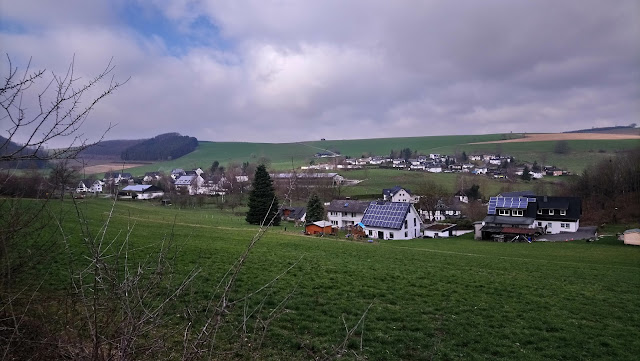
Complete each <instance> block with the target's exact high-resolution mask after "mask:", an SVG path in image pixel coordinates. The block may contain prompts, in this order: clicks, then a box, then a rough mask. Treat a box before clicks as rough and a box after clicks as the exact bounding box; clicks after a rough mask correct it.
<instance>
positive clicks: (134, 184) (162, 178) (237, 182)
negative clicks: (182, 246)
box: [75, 168, 249, 199]
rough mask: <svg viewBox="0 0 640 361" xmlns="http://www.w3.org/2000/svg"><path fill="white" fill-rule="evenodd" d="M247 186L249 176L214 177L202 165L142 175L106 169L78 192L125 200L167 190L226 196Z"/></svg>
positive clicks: (156, 195)
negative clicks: (101, 175) (115, 196)
mask: <svg viewBox="0 0 640 361" xmlns="http://www.w3.org/2000/svg"><path fill="white" fill-rule="evenodd" d="M161 183H162V185H161ZM248 186H249V177H248V176H246V175H237V176H234V177H232V178H227V177H225V176H224V175H223V176H218V177H213V176H211V175H207V174H206V173H205V172H204V171H203V170H202V169H201V168H195V169H192V170H184V169H181V168H176V169H172V170H171V171H170V172H168V173H166V174H165V173H164V172H147V173H145V174H144V176H142V177H139V178H135V177H133V176H132V175H131V173H125V172H106V173H105V174H104V176H103V178H102V179H82V180H81V181H80V182H79V183H78V186H77V187H76V189H75V192H76V193H77V194H82V195H84V194H99V193H105V192H107V193H111V194H116V195H117V196H118V197H120V198H124V199H127V198H129V199H155V198H162V197H163V196H164V194H165V193H166V192H176V193H178V194H183V195H189V196H194V195H225V194H226V193H227V192H229V190H230V189H231V188H232V187H236V188H238V189H239V191H240V192H243V191H244V190H245V189H246V188H247V187H248Z"/></svg>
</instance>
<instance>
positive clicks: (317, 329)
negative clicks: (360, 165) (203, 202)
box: [27, 199, 640, 360]
mask: <svg viewBox="0 0 640 361" xmlns="http://www.w3.org/2000/svg"><path fill="white" fill-rule="evenodd" d="M69 206H70V202H55V204H52V207H53V208H54V209H53V211H54V213H57V212H59V211H62V210H66V211H67V212H68V215H69V216H68V217H66V218H65V221H64V223H63V225H64V227H65V229H66V234H67V242H68V243H69V246H70V248H71V249H72V250H73V256H74V257H76V258H77V259H78V260H80V262H82V261H81V260H82V259H83V258H82V250H83V245H82V244H83V242H82V239H81V238H80V236H79V232H78V230H77V227H78V222H77V221H75V220H74V217H72V216H71V215H72V214H75V212H74V211H73V209H72V208H70V207H69ZM80 207H81V210H82V212H83V213H84V214H86V215H87V217H88V220H87V222H86V223H83V224H87V225H88V226H89V227H91V228H92V229H93V230H94V231H97V229H98V228H99V226H100V225H101V224H102V222H104V220H105V219H106V215H107V213H108V212H109V207H110V203H109V202H108V201H106V200H100V199H87V200H84V201H81V206H80ZM114 214H115V217H114V218H113V220H112V222H111V225H110V227H109V229H108V231H107V237H106V238H107V239H109V242H111V240H112V239H113V238H115V237H116V236H117V235H118V233H120V237H123V236H124V234H127V233H128V232H130V241H131V244H130V246H129V247H130V249H131V250H132V252H146V251H147V250H150V249H154V248H155V247H157V242H158V241H159V240H160V239H161V238H162V237H163V236H165V235H168V234H174V235H175V240H176V243H177V245H178V247H179V249H180V250H179V253H178V255H177V258H176V260H177V264H176V268H175V270H176V271H177V272H178V273H179V274H181V275H184V274H186V272H188V270H190V269H192V268H193V267H201V268H202V272H201V273H200V274H199V275H198V277H197V278H196V280H195V284H194V286H193V287H192V291H191V292H190V293H189V295H187V296H188V297H179V298H178V299H177V300H176V302H177V303H176V304H174V305H173V306H171V308H170V309H168V311H169V315H171V316H170V319H171V322H168V323H165V326H166V327H176V332H175V338H176V340H175V341H176V344H178V345H179V342H180V341H181V339H182V336H183V332H181V331H182V330H183V329H182V328H181V325H182V324H183V323H184V322H185V320H184V319H183V318H182V317H181V315H182V310H183V306H184V303H185V302H190V303H191V306H192V309H195V310H198V309H199V308H198V307H204V305H206V303H207V302H208V300H209V295H210V293H211V292H212V291H213V289H214V288H215V285H216V284H217V280H219V279H220V277H222V275H223V274H224V272H225V271H226V270H227V269H228V268H229V267H230V265H231V264H232V263H233V262H234V260H235V259H236V258H237V257H238V256H239V255H240V254H241V253H242V251H243V249H244V248H245V247H246V245H247V244H248V241H249V239H250V238H251V236H252V235H253V234H254V232H255V231H256V230H257V228H256V227H253V226H249V225H247V224H246V223H245V222H244V221H243V220H242V216H241V215H234V214H231V213H229V212H228V211H220V210H218V209H216V208H215V207H213V206H209V207H206V206H205V207H204V208H200V209H186V210H179V209H176V208H175V207H160V206H157V205H156V204H155V203H147V202H120V203H119V204H118V205H117V208H116V210H115V213H114ZM636 226H637V225H636ZM284 227H285V225H283V226H281V227H275V228H273V229H272V230H270V231H269V232H268V233H267V235H266V236H265V237H264V238H263V239H262V240H261V241H260V242H259V243H258V245H257V247H256V248H255V250H254V252H253V253H252V254H251V255H250V256H249V258H248V260H247V263H246V267H245V268H244V269H243V271H242V273H241V274H240V278H239V279H238V283H237V289H236V291H235V292H233V293H232V296H231V299H230V300H231V301H233V300H235V299H238V298H240V297H242V296H243V295H245V294H247V293H249V292H250V291H253V290H256V289H258V288H259V287H261V286H262V285H264V284H265V283H266V282H268V281H270V280H272V279H273V278H274V277H276V276H278V275H280V274H281V273H282V271H283V270H285V269H287V268H288V267H289V266H291V265H292V264H293V263H294V262H296V261H298V260H300V262H299V263H298V264H297V265H296V266H295V267H294V268H293V269H292V270H291V271H290V272H289V273H287V274H285V275H283V276H281V277H280V278H279V280H278V282H277V283H276V284H275V285H273V286H272V287H269V288H267V290H266V291H267V292H268V295H266V296H267V298H268V301H267V303H266V304H265V308H266V311H267V312H268V311H269V309H270V308H272V307H275V305H277V304H278V302H279V301H280V300H281V299H282V298H283V297H285V296H286V295H287V294H288V293H289V291H290V290H291V289H294V288H295V292H294V294H293V296H292V297H291V299H290V301H289V302H288V304H287V306H286V309H287V310H288V312H286V313H284V314H283V315H282V316H281V317H280V318H278V319H276V320H275V321H273V322H272V323H271V324H270V325H269V333H268V334H267V337H266V338H265V339H264V343H263V345H264V349H263V350H262V353H261V357H259V358H263V359H300V360H306V359H310V358H314V357H315V356H322V354H323V353H329V352H330V351H331V350H332V349H333V346H334V345H337V344H339V343H341V342H342V341H343V339H344V336H345V326H346V327H348V328H351V327H353V326H354V325H355V324H356V322H357V321H358V320H359V319H360V317H361V316H362V315H363V313H364V311H365V310H366V309H367V307H368V306H369V305H370V304H371V305H372V306H371V308H370V310H369V311H368V313H367V315H366V318H365V321H364V329H361V328H359V329H358V330H357V331H356V333H355V334H354V336H353V338H352V339H350V340H349V342H348V343H347V345H348V348H349V349H350V350H353V351H356V352H358V354H360V355H362V356H365V357H366V358H367V359H369V360H392V359H394V360H398V359H405V360H412V359H416V360H417V359H502V360H513V359H522V360H538V359H556V360H558V359H615V360H633V359H636V358H637V355H638V354H640V343H638V342H637V335H638V333H637V332H638V330H637V325H638V324H640V316H639V315H640V302H638V299H637V290H638V289H640V248H638V247H635V248H634V247H631V246H624V245H622V244H621V242H619V241H616V240H615V239H614V238H613V237H610V238H606V239H603V240H599V241H597V242H593V243H586V242H582V241H575V242H563V243H534V244H526V243H525V244H505V243H490V242H480V241H473V240H471V239H470V238H469V237H466V238H459V239H416V240H410V241H382V242H379V243H358V242H351V241H344V240H343V239H333V238H329V237H327V238H316V237H306V236H301V235H300V234H299V229H295V228H294V227H293V226H292V225H288V231H285V230H284ZM120 239H121V238H120ZM119 242H120V241H116V243H115V244H114V245H113V246H112V247H111V248H112V249H117V248H118V247H119V244H120V243H119ZM55 256H57V258H54V261H55V262H54V264H53V265H49V264H42V265H40V266H41V268H39V269H33V270H32V271H33V273H32V274H29V275H27V276H28V277H29V279H38V280H42V281H43V284H42V288H41V289H40V291H39V292H38V293H37V294H35V295H34V297H36V299H34V300H31V302H32V303H33V304H37V305H39V307H38V309H39V310H40V309H44V310H47V311H48V312H52V313H53V314H55V315H56V316H57V315H58V314H56V313H55V312H56V311H57V310H58V309H60V310H61V309H62V308H64V307H65V305H63V304H62V303H59V302H57V300H58V298H57V297H56V296H57V295H58V293H61V294H64V292H65V291H64V290H65V287H64V285H65V282H66V280H68V277H67V276H65V270H66V269H67V264H66V260H67V257H66V255H65V254H64V253H59V254H55ZM132 257H133V253H132ZM262 296H265V294H263V293H261V294H259V295H258V296H257V297H256V298H257V299H250V300H249V301H248V302H247V303H243V307H238V308H236V309H235V310H234V312H233V313H232V314H231V315H230V318H231V319H235V317H240V316H241V314H242V311H243V308H244V306H246V307H248V309H252V308H251V307H253V306H256V305H257V304H258V303H259V302H260V300H261V299H262ZM41 298H42V299H41ZM200 309H202V308H200ZM63 319H64V318H63V317H56V318H51V319H50V320H49V321H50V322H48V323H47V327H48V328H49V329H51V330H55V328H56V327H57V326H58V324H57V323H56V322H58V321H61V320H63ZM343 320H344V324H343ZM220 340H222V342H225V340H227V339H226V338H224V337H221V338H220ZM231 341H233V339H231ZM361 342H362V344H361ZM361 346H362V350H361V349H360V347H361ZM177 351H178V352H180V351H181V349H178V350H177ZM224 358H226V357H224Z"/></svg>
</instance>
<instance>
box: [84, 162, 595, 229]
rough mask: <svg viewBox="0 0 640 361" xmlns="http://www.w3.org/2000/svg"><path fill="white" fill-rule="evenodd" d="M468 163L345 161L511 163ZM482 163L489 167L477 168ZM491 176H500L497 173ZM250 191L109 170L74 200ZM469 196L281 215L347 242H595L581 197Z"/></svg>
mask: <svg viewBox="0 0 640 361" xmlns="http://www.w3.org/2000/svg"><path fill="white" fill-rule="evenodd" d="M468 160H470V161H471V162H474V163H464V164H457V163H456V160H455V158H453V157H450V156H446V155H444V156H443V155H440V154H430V155H429V156H428V157H425V156H419V157H418V158H416V160H409V161H403V160H400V159H390V158H385V159H383V158H377V157H367V158H359V159H356V160H351V159H345V162H346V163H348V164H349V165H350V166H353V167H364V166H377V165H379V164H388V165H391V166H392V167H393V168H398V169H409V170H423V171H427V172H432V171H433V169H436V168H435V167H437V169H439V170H440V171H443V169H447V171H451V172H454V171H459V172H466V171H468V172H472V173H473V174H477V175H485V174H491V172H489V171H488V169H492V170H493V169H497V168H493V167H492V166H496V167H497V166H500V165H502V164H505V163H511V162H512V161H513V158H511V157H499V156H495V155H489V154H487V155H472V156H469V157H468ZM485 161H486V165H482V166H480V165H478V164H479V163H481V162H485ZM379 162H380V163H379ZM414 163H415V164H414ZM436 165H437V166H436ZM489 167H492V168H489ZM534 167H535V165H532V168H534ZM525 168H528V165H525ZM312 169H313V170H315V169H326V168H312ZM492 172H493V171H492ZM516 172H518V170H516ZM554 172H555V171H553V170H550V171H548V172H546V174H550V175H554V174H556V175H561V174H565V173H563V172H558V173H554ZM521 174H522V172H521ZM532 174H533V178H541V177H542V176H543V175H542V171H538V170H537V169H536V170H534V171H533V172H532ZM493 176H494V177H495V176H496V174H495V173H493ZM270 177H271V179H272V180H273V184H274V185H275V186H276V187H278V186H281V187H289V188H291V189H305V190H306V191H307V192H309V193H314V192H316V191H317V190H319V189H321V188H322V189H327V188H329V189H332V188H333V189H335V188H337V187H342V186H348V185H351V184H357V183H358V182H359V181H357V180H349V179H346V178H345V177H343V176H341V175H339V174H337V173H331V172H328V173H326V172H313V171H312V170H311V169H309V168H308V167H303V171H301V172H290V173H271V174H270ZM250 189H251V179H250V177H249V176H248V175H246V174H242V175H233V176H226V175H225V174H224V173H220V172H218V173H217V174H212V173H211V172H205V171H204V170H203V169H202V168H195V169H192V170H184V169H172V170H171V172H170V173H168V174H164V173H162V172H147V173H145V175H144V176H143V177H139V178H135V177H133V176H132V175H131V174H130V173H126V172H122V173H121V172H107V173H105V174H104V177H103V178H102V179H83V180H81V181H80V182H79V183H78V186H77V187H76V189H75V193H74V194H75V197H78V198H82V197H85V196H86V195H94V196H98V195H100V194H103V193H104V195H105V196H107V197H110V196H117V197H118V198H120V199H123V200H160V202H161V204H163V205H171V203H172V198H171V197H170V196H169V195H172V194H173V195H179V196H182V197H190V196H215V197H219V200H218V202H225V196H229V195H231V194H244V193H246V192H248V191H250ZM472 192H474V190H473V188H471V189H470V190H467V191H465V190H460V191H458V192H456V193H455V194H454V195H452V196H446V197H445V196H439V197H437V199H428V200H427V197H426V196H423V197H422V201H421V195H419V194H415V193H414V192H412V191H411V190H410V189H407V188H406V187H402V186H399V185H398V186H395V187H393V188H388V189H382V190H381V193H380V197H378V198H377V199H371V200H358V199H351V198H349V197H335V198H333V199H331V200H329V201H325V203H324V204H323V207H324V215H325V217H324V218H323V219H322V220H313V221H308V220H307V218H306V207H293V206H291V204H289V205H288V206H286V205H283V206H282V207H280V209H279V215H280V217H281V218H282V220H284V221H289V222H291V223H292V225H293V226H294V227H302V229H303V231H302V232H303V233H305V234H308V235H322V236H324V235H333V236H336V235H338V234H343V235H344V237H346V238H350V239H354V240H369V241H372V240H393V239H414V238H423V237H424V238H446V237H456V236H460V235H463V234H466V233H473V234H474V238H475V239H478V240H493V241H499V242H516V241H519V242H531V241H534V240H568V239H572V238H574V237H575V238H578V237H581V238H582V239H584V238H593V237H595V228H593V227H591V228H585V227H582V228H581V227H580V216H581V213H582V208H581V207H582V205H581V200H580V199H579V198H576V197H557V196H556V197H552V196H546V195H536V194H534V192H531V191H520V192H504V193H502V194H498V195H497V196H495V197H490V198H489V199H488V202H487V203H482V199H480V198H478V196H477V194H475V195H474V194H471V193H472ZM475 192H477V188H476V189H475ZM467 193H469V194H467ZM174 199H175V198H174ZM200 199H201V198H200ZM470 207H475V208H478V207H482V208H483V209H486V212H485V217H484V219H483V220H482V221H476V222H471V221H469V219H467V214H466V210H467V209H469V208H470ZM576 232H581V233H580V234H578V233H576Z"/></svg>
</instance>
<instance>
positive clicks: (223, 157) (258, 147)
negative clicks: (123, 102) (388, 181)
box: [130, 134, 504, 175]
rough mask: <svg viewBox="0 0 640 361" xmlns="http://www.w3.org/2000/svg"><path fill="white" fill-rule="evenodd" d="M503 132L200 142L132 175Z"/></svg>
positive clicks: (427, 146)
mask: <svg viewBox="0 0 640 361" xmlns="http://www.w3.org/2000/svg"><path fill="white" fill-rule="evenodd" d="M503 138H504V135H501V134H488V135H455V136H437V137H412V138H382V139H356V140H327V141H315V142H301V143H242V142H200V145H199V146H198V148H197V149H196V151H194V152H192V153H190V154H187V155H186V156H184V157H181V158H179V159H175V160H171V161H167V162H158V163H155V164H153V165H149V166H144V167H138V168H131V169H130V171H131V172H132V173H133V174H136V175H141V174H144V172H150V171H158V170H164V171H166V170H171V169H173V168H185V169H186V168H193V167H196V166H199V167H208V166H210V165H211V163H213V161H214V160H217V161H218V162H220V164H221V165H226V164H227V163H229V162H237V163H242V162H247V161H249V162H256V161H258V160H259V159H260V158H261V157H267V158H269V160H270V161H271V167H272V168H274V169H278V170H286V169H291V164H292V161H293V165H294V166H296V167H299V166H301V165H305V164H308V163H309V161H311V160H312V159H313V155H314V154H316V153H318V152H321V151H325V150H333V151H340V153H341V154H342V155H345V156H346V155H349V156H351V157H354V158H355V157H360V156H361V155H362V154H364V153H371V154H376V155H388V154H389V153H390V152H391V150H392V149H395V150H400V149H402V148H411V149H412V150H417V151H419V152H421V153H428V152H429V151H432V150H433V151H438V150H439V149H441V148H443V147H450V148H451V149H454V150H455V149H456V148H457V147H458V146H459V145H461V144H466V143H469V142H487V141H492V140H500V139H503Z"/></svg>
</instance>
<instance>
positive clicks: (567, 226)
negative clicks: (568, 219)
mask: <svg viewBox="0 0 640 361" xmlns="http://www.w3.org/2000/svg"><path fill="white" fill-rule="evenodd" d="M560 228H569V223H560Z"/></svg>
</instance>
